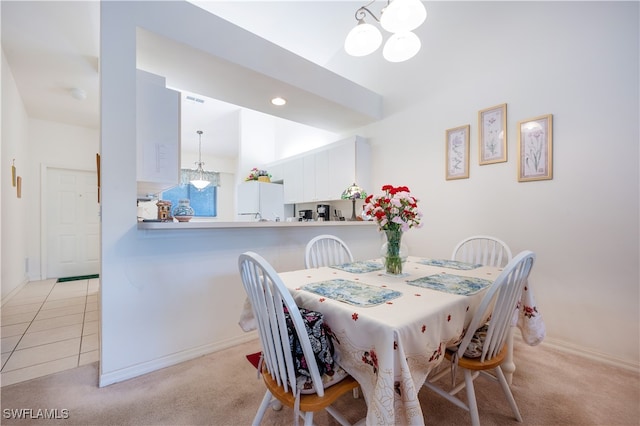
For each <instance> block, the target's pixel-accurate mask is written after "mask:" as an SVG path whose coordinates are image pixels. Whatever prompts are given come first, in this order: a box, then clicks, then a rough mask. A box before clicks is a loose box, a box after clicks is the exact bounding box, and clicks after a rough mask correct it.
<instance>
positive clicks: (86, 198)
mask: <svg viewBox="0 0 640 426" xmlns="http://www.w3.org/2000/svg"><path fill="white" fill-rule="evenodd" d="M97 193H98V191H97V182H96V173H95V172H87V171H81V170H68V169H55V168H48V169H47V196H46V205H45V206H43V214H44V215H46V221H45V223H46V227H47V229H46V235H47V270H46V278H60V277H72V276H79V275H93V274H97V273H98V272H99V271H100V220H99V212H100V208H99V204H98V199H97Z"/></svg>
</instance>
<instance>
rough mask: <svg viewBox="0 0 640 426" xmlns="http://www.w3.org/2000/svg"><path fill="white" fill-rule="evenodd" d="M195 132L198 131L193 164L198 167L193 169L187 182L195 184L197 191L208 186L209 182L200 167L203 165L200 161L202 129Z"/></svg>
mask: <svg viewBox="0 0 640 426" xmlns="http://www.w3.org/2000/svg"><path fill="white" fill-rule="evenodd" d="M196 133H198V161H196V162H195V165H196V166H198V167H197V168H196V170H195V171H194V174H193V177H192V179H191V180H190V181H189V183H191V185H193V186H195V187H196V189H198V191H201V190H203V189H204V188H206V187H207V186H209V184H210V183H211V182H209V181H208V180H206V179H205V171H204V170H203V168H202V166H203V165H204V163H203V162H202V133H203V132H202V130H198V131H197V132H196Z"/></svg>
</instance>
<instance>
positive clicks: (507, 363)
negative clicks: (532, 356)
mask: <svg viewBox="0 0 640 426" xmlns="http://www.w3.org/2000/svg"><path fill="white" fill-rule="evenodd" d="M514 328H515V327H509V331H508V334H507V343H506V344H507V356H506V358H505V360H504V362H503V363H502V372H503V373H504V377H505V378H506V379H507V383H509V386H511V382H512V380H513V372H514V371H516V364H515V362H514V361H513V333H514Z"/></svg>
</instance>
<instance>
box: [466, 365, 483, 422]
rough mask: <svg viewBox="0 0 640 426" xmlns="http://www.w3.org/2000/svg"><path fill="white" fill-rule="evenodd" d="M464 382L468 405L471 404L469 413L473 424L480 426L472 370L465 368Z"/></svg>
mask: <svg viewBox="0 0 640 426" xmlns="http://www.w3.org/2000/svg"><path fill="white" fill-rule="evenodd" d="M464 382H465V385H466V386H465V387H466V388H467V405H468V406H469V414H470V415H471V426H480V415H479V414H478V403H477V402H476V390H475V388H474V387H473V376H472V375H471V371H470V370H466V369H465V370H464Z"/></svg>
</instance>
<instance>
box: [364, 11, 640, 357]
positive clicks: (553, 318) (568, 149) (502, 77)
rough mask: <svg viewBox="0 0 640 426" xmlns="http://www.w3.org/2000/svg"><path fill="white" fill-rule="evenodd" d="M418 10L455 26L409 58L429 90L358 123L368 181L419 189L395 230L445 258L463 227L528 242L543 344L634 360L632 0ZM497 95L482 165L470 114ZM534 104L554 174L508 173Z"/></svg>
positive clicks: (513, 169)
mask: <svg viewBox="0 0 640 426" xmlns="http://www.w3.org/2000/svg"><path fill="white" fill-rule="evenodd" d="M428 8H429V10H430V13H431V12H433V13H431V14H430V18H428V19H432V18H433V16H434V15H435V16H445V15H447V16H455V22H456V24H457V25H459V26H458V28H459V29H460V31H461V34H458V35H456V36H454V35H453V34H446V35H445V34H439V37H437V38H435V40H428V41H427V47H426V49H425V48H424V47H423V49H425V50H424V51H423V52H421V54H420V55H421V56H420V57H419V58H416V59H414V61H415V62H416V64H415V65H416V66H417V67H418V72H420V69H421V68H420V67H423V70H424V76H425V84H426V85H437V88H434V89H433V90H431V91H430V92H429V95H428V96H424V97H423V98H422V99H420V100H418V101H414V102H413V103H412V104H407V103H402V104H400V103H399V102H398V103H394V102H391V103H390V105H389V106H390V109H391V110H392V113H391V114H390V115H388V116H387V117H386V118H385V119H384V120H381V121H380V122H378V123H376V124H374V125H371V126H369V127H366V128H364V129H361V130H358V131H357V133H358V134H362V135H363V136H365V137H368V138H369V140H370V142H371V144H372V155H373V169H374V170H375V172H374V173H373V174H372V176H373V180H374V183H375V187H374V189H375V188H380V187H381V186H382V185H383V184H394V185H399V184H403V185H408V186H409V187H410V188H411V190H412V192H413V193H414V194H415V195H416V196H417V197H419V198H420V200H421V202H420V206H421V208H422V210H423V212H424V214H425V217H424V227H423V228H422V229H419V230H411V231H409V233H408V234H407V236H406V239H405V240H406V243H407V244H409V245H410V247H411V252H412V253H420V254H422V255H425V256H435V257H448V256H449V255H450V254H451V250H452V249H453V247H454V245H455V244H456V243H457V242H458V241H459V240H461V239H462V238H464V237H466V236H470V235H474V234H490V235H495V236H497V237H499V238H501V239H503V240H504V241H506V242H507V243H508V244H509V245H510V247H511V249H512V251H513V252H514V254H515V253H518V252H520V251H521V250H524V249H530V250H533V251H534V252H536V254H537V263H536V265H535V267H534V270H533V273H532V278H531V285H532V288H533V291H534V294H535V296H536V298H537V302H538V305H539V308H540V310H541V313H542V315H543V317H544V320H545V323H546V326H547V333H548V334H547V335H548V338H547V339H546V342H547V343H553V344H559V345H562V346H564V347H566V348H573V349H577V350H580V351H582V352H589V353H592V354H593V355H595V356H600V355H602V354H604V355H605V358H609V359H612V360H616V359H619V360H621V361H623V362H625V363H627V364H629V365H633V366H635V367H637V366H638V363H639V357H640V354H639V348H640V342H639V337H640V329H639V324H640V321H639V309H638V302H639V300H640V296H639V282H640V278H639V271H638V268H639V266H638V265H639V262H638V261H639V249H638V244H639V235H640V234H639V229H638V221H639V217H640V216H639V209H638V195H639V165H638V163H639V162H638V157H639V152H638V147H639V140H640V136H639V118H638V117H639V116H640V110H639V106H638V102H639V93H640V91H639V71H638V64H639V63H640V61H639V44H638V43H639V42H638V40H639V30H638V26H639V25H638V21H639V13H638V12H639V10H638V3H637V2H633V3H632V2H624V3H609V2H588V3H576V2H567V3H556V2H529V3H524V2H494V3H492V4H490V5H487V4H486V3H482V2H471V3H458V2H450V3H446V4H445V3H436V4H432V3H430V4H429V5H428ZM578 16H579V18H577V17H578ZM431 23H433V21H427V24H431ZM434 25H437V24H434ZM491 28H493V29H494V31H489V30H487V29H491ZM449 35H452V37H451V38H449V37H448V36H449ZM439 43H442V44H443V46H445V47H441V48H437V47H434V46H435V45H437V44H439ZM414 88H415V89H414V90H418V91H419V90H420V88H419V87H416V86H414ZM381 89H382V88H381ZM405 90H406V88H405ZM383 94H385V93H383ZM402 96H406V97H408V96H409V95H408V94H406V92H405V93H400V94H395V93H394V96H393V98H392V99H398V98H399V97H402ZM501 103H507V127H508V162H506V163H500V164H494V165H485V166H479V165H478V142H477V140H478V139H477V136H478V124H477V123H478V121H477V112H478V111H479V110H480V109H483V108H487V107H491V106H493V105H497V104H501ZM396 110H397V111H398V112H395V111H396ZM542 114H553V125H554V126H553V139H554V148H553V154H554V158H553V159H554V170H553V180H549V181H539V182H527V183H518V182H517V177H516V176H517V158H516V157H517V148H516V142H517V133H516V128H517V122H518V121H519V120H525V119H528V118H531V117H535V116H538V115H542ZM464 124H470V125H471V157H470V158H471V169H470V178H469V179H465V180H457V181H446V180H445V179H444V176H445V169H444V161H445V151H444V146H445V144H444V134H445V130H446V129H448V128H453V127H457V126H460V125H464Z"/></svg>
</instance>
